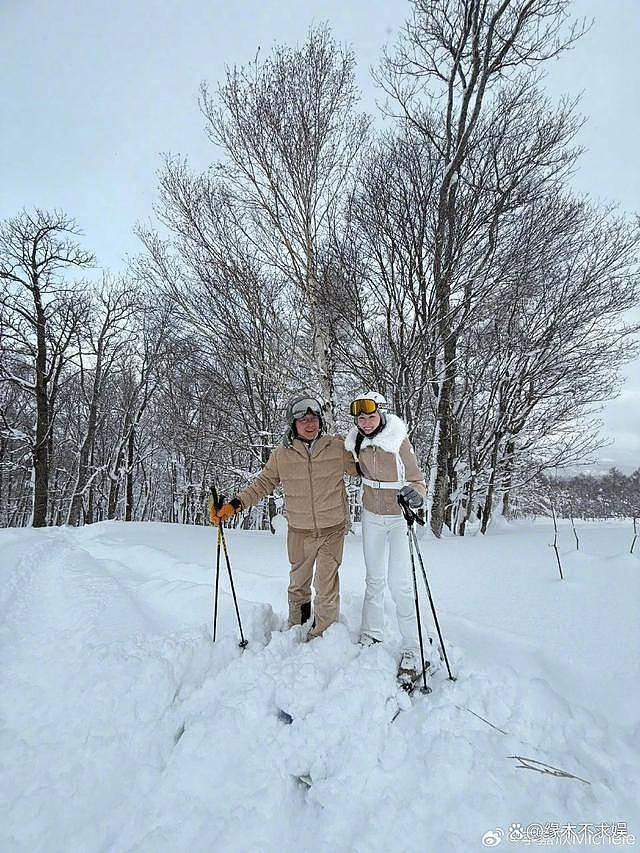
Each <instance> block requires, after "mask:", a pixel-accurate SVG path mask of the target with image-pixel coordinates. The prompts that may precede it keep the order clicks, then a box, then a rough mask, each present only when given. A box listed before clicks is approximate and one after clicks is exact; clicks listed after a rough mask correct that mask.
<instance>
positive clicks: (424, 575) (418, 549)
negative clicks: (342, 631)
mask: <svg viewBox="0 0 640 853" xmlns="http://www.w3.org/2000/svg"><path fill="white" fill-rule="evenodd" d="M409 530H410V532H411V535H412V536H413V540H414V542H415V546H416V551H417V552H418V560H419V561H420V568H421V569H422V578H423V580H424V585H425V586H426V588H427V595H428V596H429V604H430V605H431V612H432V614H433V621H434V622H435V624H436V630H437V632H438V638H439V640H440V648H441V649H442V654H443V656H444V662H445V663H446V665H447V672H448V673H449V680H450V681H455V680H456V679H455V677H454V676H453V675H452V674H451V667H450V666H449V658H448V657H447V650H446V649H445V647H444V640H443V639H442V631H441V630H440V623H439V622H438V614H437V613H436V606H435V604H434V603H433V596H432V595H431V588H430V587H429V581H428V580H427V573H426V571H425V568H424V563H423V562H422V554H421V553H420V546H419V545H418V537H417V536H416V532H415V530H414V529H413V527H410V528H409Z"/></svg>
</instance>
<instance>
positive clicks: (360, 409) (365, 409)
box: [350, 397, 378, 418]
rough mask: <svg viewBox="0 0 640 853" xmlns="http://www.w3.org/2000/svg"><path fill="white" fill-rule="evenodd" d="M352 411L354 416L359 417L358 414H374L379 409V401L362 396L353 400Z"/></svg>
mask: <svg viewBox="0 0 640 853" xmlns="http://www.w3.org/2000/svg"><path fill="white" fill-rule="evenodd" d="M350 411H351V417H353V418H357V417H358V415H372V414H373V413H374V412H377V411H378V403H377V402H376V401H375V400H372V399H370V398H369V397H360V398H358V399H357V400H354V401H353V403H352V404H351V409H350Z"/></svg>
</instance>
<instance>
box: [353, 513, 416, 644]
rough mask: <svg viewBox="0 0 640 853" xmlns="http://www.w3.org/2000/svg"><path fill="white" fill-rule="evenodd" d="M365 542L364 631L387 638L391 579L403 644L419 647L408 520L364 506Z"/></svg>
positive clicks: (363, 534) (372, 635) (363, 539)
mask: <svg viewBox="0 0 640 853" xmlns="http://www.w3.org/2000/svg"><path fill="white" fill-rule="evenodd" d="M362 544H363V548H364V562H365V567H366V588H365V593H364V604H363V606H362V629H361V631H362V633H363V634H368V636H370V637H373V638H374V639H375V640H382V639H384V636H383V634H384V593H385V587H386V585H387V581H388V582H389V591H390V592H391V597H392V599H393V602H394V604H395V607H396V615H397V617H398V627H399V628H400V634H401V635H402V642H403V644H404V645H403V648H405V649H415V650H417V649H418V627H417V623H416V609H415V599H414V593H413V578H412V575H411V560H410V558H409V542H408V537H407V523H406V521H405V520H404V518H403V516H402V515H377V514H376V513H373V512H369V511H368V510H366V509H363V510H362Z"/></svg>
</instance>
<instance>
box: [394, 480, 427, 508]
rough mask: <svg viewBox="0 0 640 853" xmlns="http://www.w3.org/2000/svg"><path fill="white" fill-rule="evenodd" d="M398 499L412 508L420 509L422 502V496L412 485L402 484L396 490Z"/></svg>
mask: <svg viewBox="0 0 640 853" xmlns="http://www.w3.org/2000/svg"><path fill="white" fill-rule="evenodd" d="M398 501H399V502H400V503H403V504H405V505H406V506H408V507H411V509H413V510H416V509H421V508H422V506H423V504H424V498H423V497H422V495H421V494H420V492H419V491H418V490H417V489H414V488H413V486H403V487H402V488H401V489H400V491H399V492H398Z"/></svg>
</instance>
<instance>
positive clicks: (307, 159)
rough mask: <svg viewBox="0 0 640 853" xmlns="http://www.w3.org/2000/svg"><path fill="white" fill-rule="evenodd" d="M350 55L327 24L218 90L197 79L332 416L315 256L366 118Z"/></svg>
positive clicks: (252, 231) (252, 233)
mask: <svg viewBox="0 0 640 853" xmlns="http://www.w3.org/2000/svg"><path fill="white" fill-rule="evenodd" d="M353 66H354V59H353V55H352V54H351V53H350V52H349V51H343V50H339V49H338V48H337V47H336V45H335V44H334V42H333V40H332V38H331V36H330V34H329V32H328V30H327V29H326V28H320V29H315V30H311V31H310V32H309V35H308V37H307V40H306V41H305V43H304V44H303V45H302V47H300V48H298V49H295V50H292V49H290V48H286V47H276V48H274V50H273V53H272V54H271V56H270V57H269V58H267V59H265V60H264V61H259V59H258V57H256V60H255V62H254V63H253V64H252V65H249V66H246V67H243V68H239V69H238V68H234V69H232V70H229V71H228V72H227V77H226V81H225V83H224V84H223V85H222V86H220V88H219V92H218V99H214V98H212V97H211V96H210V94H209V92H208V91H207V89H206V87H204V86H203V89H202V97H201V109H202V112H203V114H204V117H205V120H206V125H207V130H208V132H209V135H210V137H211V139H212V141H214V142H215V143H217V144H218V145H220V146H221V147H222V149H223V150H224V152H225V153H226V155H227V160H226V161H225V163H224V164H223V165H221V167H220V168H221V169H222V170H223V173H224V175H225V178H226V180H227V182H228V186H229V187H230V191H231V193H232V194H233V195H234V197H235V200H236V202H237V205H236V209H238V210H241V211H242V219H241V220H240V225H241V227H242V228H243V229H244V230H245V233H246V235H247V238H248V239H249V240H250V241H251V242H252V243H253V246H254V248H255V251H256V253H258V254H259V255H260V257H261V258H262V259H263V260H264V262H265V263H267V264H268V265H270V266H271V267H272V269H273V270H274V271H277V272H278V273H279V274H280V275H282V276H284V277H285V278H286V279H289V280H291V281H293V282H294V284H295V285H296V287H297V289H298V292H299V294H300V298H301V299H302V300H303V302H304V304H305V305H306V306H307V308H308V315H309V321H310V327H311V334H312V341H313V353H314V356H315V368H316V372H317V375H318V380H319V384H320V390H321V393H322V396H323V397H324V399H325V402H326V406H327V412H326V418H327V421H328V423H329V425H330V427H331V426H332V425H333V416H334V406H335V400H334V388H333V374H334V365H333V362H332V359H333V353H332V346H331V341H330V340H328V337H327V330H326V326H325V324H324V322H323V317H322V315H321V310H320V307H319V302H320V298H319V291H320V286H321V281H320V276H319V270H318V258H319V254H320V251H321V249H322V246H323V244H325V243H326V242H328V240H329V239H330V235H331V234H332V233H333V232H334V231H335V230H336V228H337V220H338V218H339V214H340V209H341V203H342V201H343V197H344V195H345V194H346V191H347V186H348V179H349V175H350V171H351V168H352V165H353V163H354V160H355V158H356V156H357V154H358V152H359V150H360V148H361V146H362V143H363V141H364V139H365V137H366V134H367V129H368V120H367V119H366V118H365V117H363V116H356V115H354V112H353V110H354V107H355V105H356V102H357V91H356V87H355V83H354V72H353Z"/></svg>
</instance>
